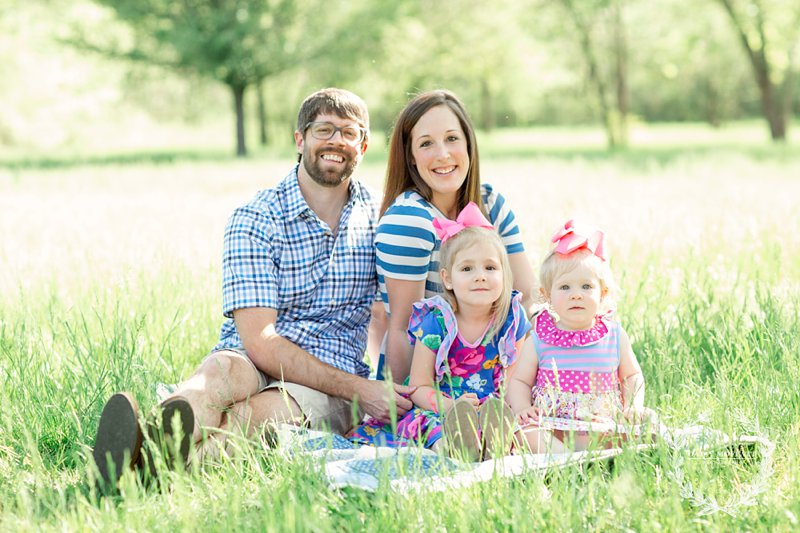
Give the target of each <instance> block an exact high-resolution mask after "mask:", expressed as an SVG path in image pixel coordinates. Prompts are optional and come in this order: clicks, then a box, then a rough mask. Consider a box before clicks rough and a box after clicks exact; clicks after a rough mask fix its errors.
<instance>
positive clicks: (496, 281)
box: [440, 242, 503, 309]
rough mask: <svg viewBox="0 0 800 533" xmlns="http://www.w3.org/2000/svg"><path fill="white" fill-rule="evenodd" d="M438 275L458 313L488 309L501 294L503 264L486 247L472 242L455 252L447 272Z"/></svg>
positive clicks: (487, 246)
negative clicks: (452, 296)
mask: <svg viewBox="0 0 800 533" xmlns="http://www.w3.org/2000/svg"><path fill="white" fill-rule="evenodd" d="M440 274H441V276H442V281H443V282H444V286H445V287H446V288H448V289H452V291H453V292H454V293H455V296H456V300H457V301H458V307H459V309H462V308H467V307H472V308H483V307H487V308H491V306H492V305H493V304H494V303H495V302H496V301H497V300H498V299H499V298H500V295H501V294H502V292H503V264H502V262H501V261H500V256H499V255H498V253H497V250H496V249H495V247H494V246H492V245H491V244H490V243H486V242H476V243H475V244H473V245H471V246H468V247H467V248H464V249H463V250H461V251H459V252H458V253H456V256H455V258H454V260H453V266H452V268H451V269H450V272H448V271H447V270H445V269H442V270H441V272H440Z"/></svg>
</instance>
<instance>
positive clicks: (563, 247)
mask: <svg viewBox="0 0 800 533" xmlns="http://www.w3.org/2000/svg"><path fill="white" fill-rule="evenodd" d="M551 240H552V242H554V243H558V244H556V249H555V252H556V253H557V254H561V255H567V254H569V253H571V252H574V251H575V250H580V249H581V248H586V249H587V250H589V251H590V252H592V253H593V254H594V255H596V256H597V257H599V258H600V259H602V260H603V261H605V260H606V255H605V252H604V251H603V232H602V231H600V230H584V231H583V232H581V231H579V228H576V227H575V221H574V220H569V221H567V223H566V224H564V227H562V228H559V230H558V231H556V232H555V233H554V234H553V238H552V239H551Z"/></svg>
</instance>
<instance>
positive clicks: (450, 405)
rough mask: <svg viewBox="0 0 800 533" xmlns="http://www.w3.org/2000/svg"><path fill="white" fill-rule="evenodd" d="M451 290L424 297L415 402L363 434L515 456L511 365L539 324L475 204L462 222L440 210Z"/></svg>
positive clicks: (385, 441)
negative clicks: (507, 395) (507, 393)
mask: <svg viewBox="0 0 800 533" xmlns="http://www.w3.org/2000/svg"><path fill="white" fill-rule="evenodd" d="M434 227H435V229H436V233H437V235H438V237H439V238H440V239H441V241H442V246H441V250H440V264H439V266H440V275H441V279H442V282H443V287H444V295H443V296H434V297H431V298H426V299H424V300H422V301H420V302H417V303H416V304H414V309H413V312H412V313H411V319H410V321H409V327H408V336H409V341H410V342H411V343H412V344H413V345H414V355H413V359H412V363H411V375H410V378H409V385H410V386H412V387H416V390H415V391H414V393H412V394H411V399H412V401H413V402H414V405H415V407H414V409H412V410H411V411H409V412H408V413H407V414H406V415H405V416H404V417H403V418H402V419H400V420H399V421H398V422H397V426H396V428H394V431H393V428H391V427H389V426H385V425H382V424H380V423H379V422H377V421H374V420H370V421H367V422H366V423H365V424H362V425H361V426H360V427H359V428H357V429H356V431H354V433H353V435H352V438H353V440H354V441H355V442H359V443H364V444H379V445H389V446H404V445H408V444H415V443H418V444H421V445H423V446H424V447H426V448H432V449H434V450H439V449H441V450H443V451H445V452H447V453H449V454H450V455H458V456H461V457H463V458H466V459H467V460H471V461H474V460H476V459H478V458H480V457H481V455H483V456H484V457H488V456H491V455H495V454H505V453H507V452H508V451H509V449H510V447H511V436H512V434H513V433H514V430H515V429H516V421H515V420H514V417H513V414H512V412H511V410H510V408H509V407H508V406H507V405H506V404H505V402H504V401H503V398H502V397H503V396H504V393H503V390H502V387H501V386H502V384H503V381H504V378H505V371H506V369H507V368H508V367H509V366H510V365H511V364H513V363H514V361H515V360H516V359H517V355H518V353H519V350H520V349H521V346H522V342H523V340H524V337H525V335H526V333H527V332H528V330H529V329H530V322H529V321H528V319H527V317H526V316H525V312H524V310H523V309H522V306H521V305H520V295H519V293H517V292H516V291H512V289H511V286H512V281H511V279H510V278H511V269H510V267H509V265H508V256H507V254H506V250H505V247H504V246H503V243H502V241H501V239H500V236H499V235H498V234H497V231H496V230H495V229H494V228H493V227H492V225H491V224H490V223H489V221H488V220H486V218H485V216H484V215H483V213H481V211H480V209H479V208H478V206H477V205H476V204H474V203H472V202H470V203H469V204H468V205H467V206H466V207H465V208H464V209H463V210H462V212H461V213H460V214H459V215H458V217H457V219H456V220H455V221H452V220H447V219H442V218H437V219H435V220H434Z"/></svg>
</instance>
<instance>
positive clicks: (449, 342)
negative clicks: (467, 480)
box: [350, 291, 531, 448]
mask: <svg viewBox="0 0 800 533" xmlns="http://www.w3.org/2000/svg"><path fill="white" fill-rule="evenodd" d="M520 300H521V296H520V294H519V293H517V292H516V291H514V292H513V294H512V296H511V307H510V309H509V313H508V317H506V321H505V323H504V324H503V327H502V328H501V330H500V332H499V333H498V334H497V335H495V336H494V337H489V336H488V335H487V334H486V333H484V335H483V337H482V338H481V339H480V340H479V341H478V342H476V343H474V344H470V343H468V342H466V341H465V340H464V339H462V338H461V335H459V334H458V325H457V323H456V317H455V314H454V313H453V310H452V308H451V307H450V305H449V304H448V303H447V302H446V301H445V300H444V299H443V298H442V297H441V296H434V297H432V298H426V299H424V300H422V301H421V302H418V303H416V304H414V310H413V312H412V313H411V319H410V321H409V327H408V336H409V341H410V342H411V344H415V343H417V342H421V343H423V344H424V345H425V346H427V347H428V348H430V349H431V351H433V352H434V353H435V354H436V362H435V364H434V368H435V372H436V376H435V378H436V379H435V383H436V386H437V387H438V389H439V390H440V391H441V392H442V394H444V395H446V396H448V397H450V398H452V399H456V398H458V397H459V396H462V395H463V394H467V393H475V395H476V396H477V397H478V398H479V400H480V402H481V403H483V402H484V401H485V400H486V399H487V398H489V397H490V396H492V395H494V396H497V395H498V393H499V391H500V386H501V384H502V381H503V378H504V377H505V369H506V368H507V367H508V366H510V365H511V364H513V363H514V361H515V360H516V358H517V355H518V354H517V350H516V345H517V342H518V341H519V340H520V339H522V338H523V337H524V336H525V334H526V333H527V332H528V330H530V328H531V324H530V321H529V320H528V318H527V317H526V316H525V311H524V310H523V309H522V306H521V305H520ZM487 330H488V325H487ZM440 438H441V419H440V415H439V413H436V412H434V411H432V410H430V409H427V408H421V407H418V406H414V408H413V409H412V410H410V411H409V412H408V413H406V414H405V416H403V418H401V419H400V420H398V422H397V426H396V428H395V430H394V431H393V428H392V427H391V425H390V424H382V423H380V422H379V421H377V420H375V419H373V418H370V419H367V421H365V422H364V423H363V424H361V425H360V426H359V427H357V428H356V429H355V430H354V431H353V432H352V433H351V435H350V439H351V440H352V441H353V442H356V443H359V444H372V445H376V446H391V447H399V446H407V445H409V444H411V445H416V444H421V445H423V446H424V447H426V448H430V447H432V446H433V445H434V444H435V443H436V441H438V440H439V439H440Z"/></svg>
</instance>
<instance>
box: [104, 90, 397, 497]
mask: <svg viewBox="0 0 800 533" xmlns="http://www.w3.org/2000/svg"><path fill="white" fill-rule="evenodd" d="M368 131H369V115H368V113H367V108H366V104H365V103H364V102H363V101H362V100H361V98H359V97H358V96H356V95H355V94H353V93H351V92H348V91H344V90H341V89H323V90H321V91H318V92H316V93H314V94H312V95H310V96H309V97H308V98H306V100H305V101H304V102H303V104H302V106H301V107H300V112H299V114H298V118H297V130H296V131H295V133H294V137H295V144H296V146H297V151H298V153H299V154H300V155H299V164H298V165H297V166H296V167H295V168H294V169H293V170H292V171H291V172H290V173H289V175H288V176H287V177H286V178H284V179H283V180H282V181H281V182H280V183H279V184H278V185H276V186H275V187H274V188H271V189H266V190H264V191H261V192H260V193H258V194H257V195H256V196H255V197H254V198H253V199H252V200H251V201H250V202H249V203H248V204H246V205H244V206H242V207H240V208H239V209H237V210H236V211H235V212H234V214H233V215H232V217H231V218H230V220H229V221H228V227H227V229H226V231H225V243H224V251H223V311H224V314H225V316H226V317H227V320H226V322H225V323H224V324H223V326H222V331H221V334H220V342H219V343H218V344H217V346H216V347H215V348H214V349H213V350H212V352H211V354H210V355H209V356H208V357H206V358H205V359H204V360H203V362H202V363H201V364H200V367H199V368H198V370H197V371H196V372H195V374H194V375H192V376H191V377H190V378H189V379H188V380H186V381H185V382H183V383H181V384H180V385H179V386H178V389H177V390H176V391H175V393H174V394H173V395H172V396H171V397H170V398H168V399H167V400H166V401H164V402H163V403H162V404H161V420H160V424H159V423H155V424H153V427H148V432H149V433H150V435H151V437H152V438H153V439H154V440H156V441H159V440H161V441H162V442H164V441H167V440H169V439H170V438H172V433H173V430H175V429H176V428H177V427H178V426H182V431H185V432H186V433H187V434H190V435H191V437H189V436H188V435H187V437H186V438H185V439H184V440H183V442H181V443H180V445H179V446H178V450H177V453H176V455H177V458H176V463H178V464H179V463H185V460H186V456H187V455H188V450H189V444H190V441H191V442H198V441H199V440H200V438H201V428H206V429H211V430H213V429H214V428H220V429H224V430H227V431H238V432H242V433H244V434H247V435H249V434H251V433H252V432H253V430H254V429H255V428H258V427H262V426H263V425H264V424H265V423H268V422H290V423H296V424H299V423H306V424H308V425H310V426H311V427H325V428H328V429H330V430H332V431H335V432H337V433H345V432H347V431H348V430H349V429H350V428H351V427H352V425H353V423H354V422H358V421H359V420H360V417H361V416H363V413H364V412H366V413H368V414H369V415H371V416H373V417H375V418H378V419H380V420H385V421H388V420H389V417H390V409H391V406H392V405H393V404H394V405H396V408H397V413H398V414H399V415H401V416H402V414H404V413H405V412H406V411H407V410H408V409H410V408H411V402H410V401H409V400H408V399H407V398H406V397H404V396H403V395H404V394H405V395H407V394H410V393H411V392H412V389H411V388H409V387H403V386H401V385H396V384H395V385H390V384H387V383H385V382H381V381H372V380H368V379H367V376H368V374H369V367H368V366H367V365H366V364H365V363H364V361H363V355H364V349H365V345H366V342H367V326H368V323H369V317H370V309H371V306H372V303H373V301H374V299H375V294H376V287H377V285H376V283H377V281H376V274H375V253H374V247H373V241H374V235H375V226H376V225H377V218H378V213H377V211H378V204H377V202H376V201H375V199H373V198H372V196H371V194H370V193H369V191H368V190H367V189H366V188H365V187H364V186H362V185H361V184H360V183H358V182H357V181H355V180H353V179H351V177H350V176H351V175H352V173H353V171H354V170H355V169H356V167H357V166H358V164H359V163H360V162H361V159H362V157H363V155H364V152H365V151H366V149H367V144H368V140H369V133H368ZM353 403H355V406H356V407H354V405H353ZM354 413H356V416H354ZM176 417H177V418H176ZM137 418H138V416H137V406H136V402H135V401H134V399H133V398H132V397H131V396H130V395H128V394H126V393H120V394H116V395H114V396H112V398H111V399H109V401H108V402H107V403H106V405H105V407H104V409H103V414H102V415H101V417H100V423H99V425H98V430H97V438H96V443H95V449H94V452H93V456H94V460H95V463H96V464H97V466H98V470H99V473H100V476H101V478H102V481H103V482H104V483H105V484H106V485H109V484H115V483H116V481H117V480H118V479H119V477H120V475H121V474H122V472H123V471H124V470H126V469H128V468H130V467H140V468H142V467H148V464H146V463H148V461H149V468H150V469H151V470H152V468H153V466H152V457H150V456H148V453H147V450H144V451H143V450H142V440H143V439H142V432H141V430H140V428H139V425H138V422H137ZM176 423H177V424H178V425H175V424H176ZM159 426H160V427H159ZM177 434H178V435H180V433H177ZM224 434H226V432H219V433H212V434H211V436H210V438H208V439H207V440H206V441H205V442H204V444H203V445H202V447H201V448H199V453H201V454H203V453H214V452H215V450H218V449H219V448H220V447H223V446H224V442H223V439H224V437H223V435H224ZM165 437H166V439H165ZM117 465H121V467H118V466H117ZM117 470H118V471H119V472H117Z"/></svg>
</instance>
